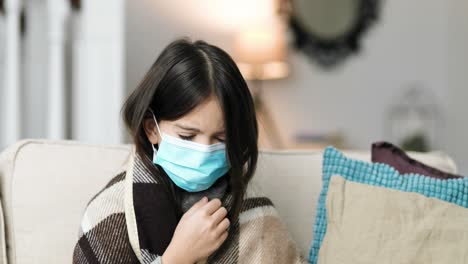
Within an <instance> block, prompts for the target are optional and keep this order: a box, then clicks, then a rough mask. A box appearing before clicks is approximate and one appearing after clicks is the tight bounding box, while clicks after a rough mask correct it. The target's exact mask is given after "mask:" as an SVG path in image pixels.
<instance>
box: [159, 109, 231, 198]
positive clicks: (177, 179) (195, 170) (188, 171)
mask: <svg viewBox="0 0 468 264" xmlns="http://www.w3.org/2000/svg"><path fill="white" fill-rule="evenodd" d="M153 119H154V122H155V123H156V127H157V129H158V132H159V135H160V136H161V142H160V143H159V148H158V150H157V151H156V149H155V147H154V146H153V145H151V146H153V151H154V154H153V163H154V164H158V165H160V166H161V167H162V168H163V169H164V171H165V172H166V173H167V175H168V176H169V177H170V178H171V180H172V181H173V182H174V183H175V184H176V185H177V186H179V187H180V188H182V189H184V190H186V191H188V192H200V191H204V190H206V189H208V188H209V187H211V186H212V185H213V184H214V183H215V182H216V181H217V180H218V179H219V178H220V177H222V176H223V175H225V174H226V172H228V170H229V169H230V167H231V166H230V165H229V162H228V160H227V157H226V145H225V144H224V143H216V144H212V145H205V144H200V143H196V142H192V141H188V140H183V139H180V138H177V137H173V136H170V135H168V134H165V133H161V130H160V129H159V125H158V122H157V121H156V118H155V116H154V114H153Z"/></svg>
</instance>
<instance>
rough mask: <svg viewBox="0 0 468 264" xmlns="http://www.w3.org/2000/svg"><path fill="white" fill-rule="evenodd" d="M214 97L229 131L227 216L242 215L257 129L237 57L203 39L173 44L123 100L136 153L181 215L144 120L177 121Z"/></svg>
mask: <svg viewBox="0 0 468 264" xmlns="http://www.w3.org/2000/svg"><path fill="white" fill-rule="evenodd" d="M211 96H214V97H215V98H216V99H217V100H218V101H219V103H220V105H221V108H222V110H223V115H224V124H225V131H226V141H225V143H226V153H227V157H228V159H229V162H230V164H231V169H230V170H229V172H228V174H227V176H228V178H229V181H228V191H229V194H230V195H231V199H230V202H229V204H230V206H229V208H228V217H229V218H230V219H231V221H234V220H236V219H237V217H238V216H239V213H240V210H241V206H242V200H243V197H244V194H245V191H246V188H247V184H248V183H249V181H250V180H251V178H252V176H253V174H254V172H255V168H256V165H257V157H258V146H257V140H258V127H257V119H256V115H255V109H254V104H253V100H252V96H251V94H250V91H249V89H248V87H247V84H246V82H245V80H244V79H243V78H242V75H241V73H240V71H239V69H238V68H237V66H236V64H235V62H234V61H233V59H232V58H231V57H230V56H229V55H228V54H227V53H226V52H225V51H223V50H222V49H220V48H218V47H216V46H213V45H210V44H208V43H206V42H204V41H195V42H191V41H190V40H188V39H180V40H176V41H174V42H172V43H170V44H169V45H168V46H167V47H166V48H165V49H164V50H163V51H162V53H161V54H160V55H159V57H158V58H157V60H156V62H155V63H154V64H153V65H152V66H151V68H150V69H149V71H148V73H147V74H146V76H145V77H144V78H143V80H142V82H141V83H140V84H139V86H138V87H137V88H136V89H135V90H134V91H133V92H132V93H131V94H130V96H129V97H128V99H127V101H126V102H125V104H124V106H123V109H122V115H123V119H124V122H125V125H126V127H127V129H128V131H129V133H130V134H131V136H132V138H133V141H134V144H135V145H136V151H137V154H139V155H140V156H141V157H144V158H143V161H144V162H145V163H146V164H147V167H149V168H152V169H154V170H155V175H157V177H159V178H160V181H161V183H162V184H164V185H165V187H166V189H167V190H168V192H169V193H170V195H171V197H172V198H173V201H174V204H175V206H176V210H177V213H178V215H179V217H180V216H181V215H182V212H181V204H180V197H179V195H178V194H177V191H176V189H177V188H176V187H175V185H174V183H173V182H172V181H171V180H170V179H169V177H168V176H167V175H166V174H165V173H164V171H163V170H161V169H159V168H158V167H157V166H154V165H153V163H152V155H153V150H152V147H151V143H150V142H149V140H148V138H147V136H146V133H145V130H144V120H145V119H146V118H152V115H151V112H150V110H149V109H152V110H154V114H155V116H156V119H157V120H158V122H160V121H161V120H176V119H178V118H180V117H182V116H184V115H185V114H188V113H189V112H190V111H192V110H193V109H194V108H195V107H196V106H198V105H200V104H201V103H203V102H204V101H205V100H207V99H208V98H210V97H211Z"/></svg>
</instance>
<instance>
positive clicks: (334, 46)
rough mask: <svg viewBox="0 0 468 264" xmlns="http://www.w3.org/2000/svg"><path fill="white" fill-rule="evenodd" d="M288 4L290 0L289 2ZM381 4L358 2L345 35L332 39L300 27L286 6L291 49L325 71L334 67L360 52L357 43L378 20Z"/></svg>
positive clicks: (292, 8)
mask: <svg viewBox="0 0 468 264" xmlns="http://www.w3.org/2000/svg"><path fill="white" fill-rule="evenodd" d="M290 1H292V0H290ZM380 2H381V0H359V3H358V7H357V13H356V16H357V17H356V19H355V20H354V23H353V24H352V25H351V26H350V28H349V29H348V30H346V32H344V33H343V34H341V35H339V36H337V37H334V38H327V39H325V38H321V37H320V36H319V35H318V34H316V33H314V32H310V31H308V30H307V29H306V28H305V27H304V26H302V25H301V23H300V21H299V18H298V17H297V16H296V14H295V13H294V7H293V6H292V3H291V2H290V5H291V6H290V7H289V9H290V10H289V11H290V15H289V26H290V28H291V30H292V33H293V45H294V47H295V48H297V49H299V50H302V51H303V52H305V53H306V54H307V55H308V56H309V57H310V58H311V59H312V60H313V61H315V62H316V63H318V64H319V65H320V66H322V67H323V68H326V69H331V68H334V67H336V66H337V65H338V64H339V63H341V62H343V61H344V60H345V59H346V58H347V57H349V56H350V55H352V54H356V53H358V52H359V51H360V48H361V45H360V42H361V39H362V37H363V35H365V33H366V32H367V31H368V29H369V28H370V27H371V26H372V25H373V24H374V23H375V21H376V20H377V19H378V17H379V11H380V4H381V3H380Z"/></svg>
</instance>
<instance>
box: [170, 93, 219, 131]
mask: <svg viewBox="0 0 468 264" xmlns="http://www.w3.org/2000/svg"><path fill="white" fill-rule="evenodd" d="M174 123H177V124H180V125H185V126H192V127H196V128H199V129H201V130H203V129H207V130H219V129H223V128H224V115H223V110H222V109H221V106H220V104H219V102H218V100H217V99H216V98H214V97H211V98H209V99H207V100H206V101H205V102H203V103H202V104H200V105H198V106H197V107H195V108H194V109H193V110H192V111H191V112H189V113H188V114H186V115H184V116H182V117H181V118H179V119H177V120H175V121H174Z"/></svg>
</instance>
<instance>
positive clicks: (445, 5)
mask: <svg viewBox="0 0 468 264" xmlns="http://www.w3.org/2000/svg"><path fill="white" fill-rule="evenodd" d="M456 1H457V0H451V1H438V0H413V1H405V0H392V1H383V3H384V5H383V9H382V14H381V18H380V20H379V21H378V23H377V24H376V25H375V26H374V27H373V28H372V29H371V30H370V32H369V34H368V35H367V37H366V38H365V41H364V42H363V50H362V53H361V54H359V55H358V56H355V57H353V58H351V59H349V60H348V61H346V62H345V64H343V65H342V67H339V68H338V69H337V70H335V71H331V72H327V71H324V70H322V69H320V68H319V67H317V66H316V65H314V64H313V63H311V62H310V61H309V60H308V58H307V57H306V56H304V55H303V54H302V53H299V52H295V51H292V52H291V54H290V64H291V75H290V77H289V78H287V79H284V80H280V81H274V82H267V83H265V86H269V87H268V89H267V90H266V91H265V96H266V99H267V104H268V105H269V107H270V108H271V111H272V112H273V115H274V117H275V118H276V120H277V121H278V123H279V125H280V129H281V131H282V134H283V135H284V137H292V136H293V135H294V133H296V132H298V131H303V130H307V131H317V130H318V131H324V130H325V131H328V130H334V129H341V130H342V131H344V133H345V137H346V139H347V141H348V143H349V147H354V148H362V149H368V148H369V145H370V143H371V142H373V141H375V140H380V139H383V137H384V135H385V134H386V133H385V131H384V129H385V126H384V122H385V121H386V119H385V111H386V110H387V108H388V107H389V105H390V104H392V103H394V102H395V97H397V96H398V95H400V93H401V92H402V91H403V90H404V89H405V88H407V87H408V86H410V85H411V84H413V83H415V82H417V83H418V84H420V85H423V86H424V87H426V88H428V89H430V90H431V91H432V92H433V93H434V95H435V96H436V98H437V100H438V102H439V104H440V105H439V107H440V111H441V113H442V117H443V118H444V120H443V123H441V131H439V132H440V133H441V134H440V135H441V136H440V138H439V144H438V148H441V149H444V150H445V151H447V152H449V153H451V154H452V153H454V155H461V154H466V155H465V156H467V157H468V153H466V152H465V153H462V152H463V151H461V150H455V149H454V148H455V146H454V144H451V143H450V141H451V140H452V138H453V136H455V135H453V133H450V131H449V130H448V126H447V124H448V123H449V122H452V121H451V120H452V119H449V115H450V114H451V113H453V112H460V111H462V110H463V104H462V102H461V100H462V99H460V98H461V97H460V95H463V94H461V93H462V92H459V90H460V89H459V88H457V89H455V88H453V89H451V90H449V85H452V86H454V87H461V86H466V85H467V84H468V80H467V79H466V76H467V74H466V73H465V71H464V70H465V69H466V66H467V65H468V60H456V58H457V57H459V53H464V54H465V56H466V54H467V51H466V50H465V48H464V47H466V46H467V45H462V44H460V43H458V42H457V43H456V44H454V43H453V42H456V41H457V40H454V38H455V36H456V35H457V34H456V32H457V31H458V30H455V28H457V23H459V22H460V21H459V20H462V19H465V17H467V15H468V8H466V7H465V8H464V9H463V8H461V7H460V5H463V4H462V3H461V2H462V1H458V2H457V5H458V8H457V7H454V6H455V4H454V3H455V2H456ZM179 2H180V1H172V2H169V1H164V2H162V1H160V2H158V3H156V2H155V1H151V0H142V1H127V33H126V38H127V43H126V46H127V49H126V51H127V55H126V56H127V58H126V61H127V69H126V71H127V72H126V77H127V88H128V90H131V89H134V88H135V87H136V85H137V84H138V82H139V81H140V79H141V77H142V76H143V74H144V73H145V71H146V70H147V69H148V68H149V67H150V65H151V64H152V63H153V61H154V60H155V59H156V57H157V56H158V54H159V52H160V51H161V50H162V49H163V48H164V46H165V45H167V44H168V43H169V41H171V40H173V39H174V38H176V37H179V36H183V35H190V36H192V37H195V38H203V39H205V40H207V41H209V42H212V43H214V44H217V45H220V46H221V47H223V48H225V49H226V50H228V51H230V50H231V48H232V47H231V41H232V33H233V32H235V28H236V26H235V22H233V21H229V23H227V22H226V21H220V19H221V17H220V16H219V14H214V12H213V11H212V10H207V12H204V10H203V8H206V6H203V5H202V4H200V7H197V5H191V4H187V5H188V6H187V5H185V9H184V5H182V4H181V3H179ZM202 2H203V1H202ZM202 2H200V1H197V3H202ZM208 2H209V1H208ZM240 2H242V1H240ZM452 2H453V3H452ZM465 5H466V4H465ZM178 8H181V9H180V10H179V9H178ZM449 8H450V10H449ZM174 10H178V13H174V12H173V11H174ZM449 11H450V12H449ZM200 13H203V14H204V15H205V17H204V18H203V19H201V20H200V15H199V14H200ZM449 15H450V16H454V15H455V16H456V17H459V19H450V20H449ZM210 21H211V23H210ZM223 23H225V24H226V23H227V24H228V25H224V24H223ZM220 25H221V26H220ZM223 26H224V27H223ZM465 28H466V27H465ZM449 29H450V31H449ZM465 31H466V30H465ZM449 35H451V38H452V43H451V44H450V43H449V41H448V37H449ZM465 43H466V42H465ZM449 50H451V53H450V54H451V55H450V54H449ZM449 66H450V67H449ZM453 68H457V69H458V70H457V71H453ZM449 70H450V74H449ZM449 91H452V93H449ZM454 91H455V92H454ZM463 93H467V92H466V91H465V92H463ZM464 95H466V94H464ZM465 98H466V96H465ZM454 99H456V100H459V101H460V102H459V103H458V104H456V105H455V106H453V100H454ZM454 107H455V108H454ZM458 116H459V117H464V116H463V114H459V115H458ZM465 131H468V127H466V128H465ZM456 138H457V139H462V137H461V135H457V137H456ZM459 146H460V145H458V148H459V149H463V148H462V147H459Z"/></svg>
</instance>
